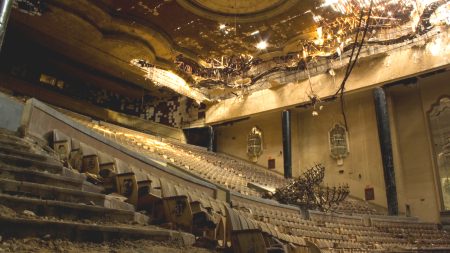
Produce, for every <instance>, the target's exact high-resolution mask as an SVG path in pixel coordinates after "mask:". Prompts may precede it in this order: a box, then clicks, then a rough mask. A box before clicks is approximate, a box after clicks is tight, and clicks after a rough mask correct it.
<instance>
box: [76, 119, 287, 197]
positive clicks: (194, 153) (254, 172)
mask: <svg viewBox="0 0 450 253" xmlns="http://www.w3.org/2000/svg"><path fill="white" fill-rule="evenodd" d="M80 123H82V124H84V125H85V126H88V127H89V128H91V129H93V130H95V131H97V132H99V133H100V134H102V135H103V136H105V137H107V138H110V139H111V140H113V141H115V142H117V143H119V144H121V145H123V146H125V147H128V148H130V149H132V150H135V151H137V152H139V153H142V154H145V155H147V156H148V157H150V158H153V159H157V160H161V161H164V162H168V163H172V164H174V165H176V166H178V167H180V168H182V169H185V170H187V171H190V172H191V173H193V174H195V175H197V176H199V177H202V178H206V179H208V180H209V181H211V182H214V183H217V184H219V185H222V186H224V187H226V188H228V189H231V190H233V191H236V192H239V193H241V194H245V195H251V196H258V197H259V196H261V194H260V193H259V192H257V191H255V190H254V189H251V188H249V187H248V183H249V182H255V183H258V184H261V185H264V186H267V187H270V188H277V187H279V186H281V185H282V184H283V183H286V180H285V179H284V178H283V177H281V176H279V175H276V174H274V173H271V172H267V171H266V172H264V171H262V170H261V169H259V168H254V167H252V166H250V165H245V166H244V165H243V164H244V162H238V161H237V160H235V159H231V158H225V156H219V155H216V154H214V153H212V152H207V151H206V150H204V151H202V150H200V149H198V148H197V149H196V148H192V147H189V145H186V144H181V143H178V144H174V142H173V141H172V142H171V141H167V140H163V139H161V138H158V137H155V136H151V135H147V134H142V133H139V132H135V131H132V130H128V129H124V128H121V127H117V126H112V125H105V124H101V125H100V124H97V123H93V122H89V121H80Z"/></svg>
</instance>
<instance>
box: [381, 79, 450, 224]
mask: <svg viewBox="0 0 450 253" xmlns="http://www.w3.org/2000/svg"><path fill="white" fill-rule="evenodd" d="M449 80H450V72H445V73H440V74H436V75H433V76H430V77H426V78H419V81H418V82H417V84H415V85H408V86H396V87H392V88H390V89H389V95H390V97H391V101H392V107H391V108H392V114H393V118H394V122H395V124H394V125H395V129H394V130H395V131H396V133H397V145H396V147H394V148H395V149H396V152H397V157H396V160H394V162H395V164H396V171H397V172H398V174H401V175H402V177H401V178H400V182H399V183H398V184H400V185H402V187H403V194H402V195H401V197H402V198H401V201H400V203H399V204H400V205H399V206H400V208H401V209H402V210H404V209H405V205H406V204H407V205H409V206H410V208H411V212H412V214H413V215H415V216H418V217H420V218H422V219H424V220H426V221H433V222H438V221H439V211H440V203H441V202H440V196H439V189H438V188H437V185H436V175H435V173H436V170H435V169H434V158H433V151H432V143H431V139H430V132H429V127H428V119H427V111H428V110H429V109H430V108H431V105H432V104H433V103H435V102H436V101H437V100H438V99H439V97H441V96H442V95H450V85H449Z"/></svg>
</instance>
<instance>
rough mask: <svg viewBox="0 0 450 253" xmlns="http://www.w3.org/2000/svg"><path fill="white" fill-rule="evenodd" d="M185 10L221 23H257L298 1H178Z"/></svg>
mask: <svg viewBox="0 0 450 253" xmlns="http://www.w3.org/2000/svg"><path fill="white" fill-rule="evenodd" d="M177 2H178V4H179V5H181V6H183V7H184V8H185V9H187V10H189V11H191V12H192V13H195V14H197V15H199V16H201V17H204V18H208V19H212V20H216V21H220V22H234V21H236V22H239V23H246V22H257V21H261V20H265V19H268V18H270V17H273V16H276V15H279V14H281V13H283V12H285V11H286V10H288V9H289V8H291V7H292V6H293V5H294V4H298V1H297V0H245V1H243V0H177Z"/></svg>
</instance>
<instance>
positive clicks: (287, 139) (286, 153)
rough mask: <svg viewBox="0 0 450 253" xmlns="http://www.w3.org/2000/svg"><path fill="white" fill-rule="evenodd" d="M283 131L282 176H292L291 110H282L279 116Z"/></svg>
mask: <svg viewBox="0 0 450 253" xmlns="http://www.w3.org/2000/svg"><path fill="white" fill-rule="evenodd" d="M281 127H282V132H283V163H284V164H283V165H284V177H285V178H291V177H292V149H291V111H290V110H284V111H283V112H282V117H281Z"/></svg>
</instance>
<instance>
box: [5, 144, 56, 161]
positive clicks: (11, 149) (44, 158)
mask: <svg viewBox="0 0 450 253" xmlns="http://www.w3.org/2000/svg"><path fill="white" fill-rule="evenodd" d="M0 154H5V155H14V156H20V157H24V158H28V159H32V160H37V161H47V160H50V161H52V162H53V161H54V162H56V160H55V159H53V158H51V157H49V156H45V155H40V154H36V153H34V152H31V151H24V150H21V149H17V148H15V147H10V146H6V145H5V146H1V145H0Z"/></svg>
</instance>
